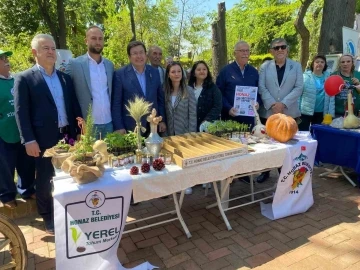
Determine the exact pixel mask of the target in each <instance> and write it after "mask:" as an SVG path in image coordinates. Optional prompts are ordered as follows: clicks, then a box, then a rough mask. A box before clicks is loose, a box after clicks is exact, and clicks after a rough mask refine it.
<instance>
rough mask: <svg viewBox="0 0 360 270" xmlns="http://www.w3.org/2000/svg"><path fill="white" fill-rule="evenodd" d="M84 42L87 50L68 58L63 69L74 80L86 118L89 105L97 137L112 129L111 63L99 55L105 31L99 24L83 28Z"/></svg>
mask: <svg viewBox="0 0 360 270" xmlns="http://www.w3.org/2000/svg"><path fill="white" fill-rule="evenodd" d="M85 43H86V45H87V48H88V51H87V53H86V54H84V55H81V56H79V57H77V58H75V59H70V61H69V64H68V65H67V66H66V70H65V72H66V73H67V74H69V75H70V76H71V78H72V79H73V82H74V88H75V92H76V96H77V98H78V100H79V104H80V107H81V111H82V114H83V116H84V118H85V119H86V116H87V112H88V109H89V105H91V106H92V115H93V118H94V127H95V129H96V137H97V139H99V138H100V137H101V138H104V137H105V136H106V134H107V133H111V132H112V131H113V124H112V118H111V105H110V104H111V93H112V78H113V73H114V65H113V63H112V62H110V61H109V60H108V59H105V58H104V57H102V56H101V52H102V50H103V48H104V34H103V32H102V30H101V29H100V28H99V27H98V26H90V27H89V28H88V29H87V30H86V38H85Z"/></svg>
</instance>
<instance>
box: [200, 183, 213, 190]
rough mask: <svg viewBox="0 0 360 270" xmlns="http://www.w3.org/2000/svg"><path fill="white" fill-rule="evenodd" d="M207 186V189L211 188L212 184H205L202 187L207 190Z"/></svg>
mask: <svg viewBox="0 0 360 270" xmlns="http://www.w3.org/2000/svg"><path fill="white" fill-rule="evenodd" d="M206 185H207V188H211V183H206V184H203V185H202V187H203V188H204V189H205V188H206Z"/></svg>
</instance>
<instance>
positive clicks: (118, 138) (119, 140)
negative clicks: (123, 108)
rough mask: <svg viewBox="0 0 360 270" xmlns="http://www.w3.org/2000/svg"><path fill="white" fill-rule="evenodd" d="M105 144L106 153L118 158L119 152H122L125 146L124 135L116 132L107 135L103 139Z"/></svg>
mask: <svg viewBox="0 0 360 270" xmlns="http://www.w3.org/2000/svg"><path fill="white" fill-rule="evenodd" d="M105 142H106V144H107V147H108V151H109V152H110V153H112V154H114V155H115V156H118V155H119V154H121V152H123V149H124V148H125V146H126V143H127V142H126V135H123V134H120V133H117V132H113V133H108V134H107V135H106V137H105Z"/></svg>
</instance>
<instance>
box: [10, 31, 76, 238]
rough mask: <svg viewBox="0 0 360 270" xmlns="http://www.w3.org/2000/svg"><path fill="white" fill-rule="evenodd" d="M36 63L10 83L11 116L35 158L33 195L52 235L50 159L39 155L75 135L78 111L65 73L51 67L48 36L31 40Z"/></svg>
mask: <svg viewBox="0 0 360 270" xmlns="http://www.w3.org/2000/svg"><path fill="white" fill-rule="evenodd" d="M31 48H32V50H31V51H32V54H33V55H34V57H35V60H36V65H35V66H33V67H32V68H30V69H28V70H25V71H24V72H22V73H21V74H19V75H18V77H17V79H16V81H15V85H14V105H15V117H16V122H17V125H18V127H19V131H20V137H21V142H22V143H23V144H25V148H26V152H27V154H28V155H29V156H33V157H35V164H36V165H35V166H36V172H37V173H36V181H35V183H36V198H37V208H38V212H39V214H40V215H41V216H42V217H43V219H44V223H45V229H46V231H47V232H48V233H50V234H54V220H53V199H52V194H51V190H52V185H51V179H52V177H53V176H54V168H53V166H52V164H51V158H47V157H43V155H44V152H45V150H46V149H48V148H51V147H53V146H54V145H56V144H57V142H58V141H59V140H60V139H62V138H63V137H64V134H65V133H66V134H69V136H70V137H72V138H76V134H77V132H78V130H77V123H76V118H77V117H81V110H80V106H79V103H78V101H77V99H76V95H75V92H74V89H73V84H72V81H71V78H70V76H69V75H67V74H65V73H62V72H60V71H57V70H55V67H54V64H55V61H56V47H55V41H54V39H53V37H52V36H50V35H46V34H38V35H36V36H35V37H34V38H33V40H32V41H31Z"/></svg>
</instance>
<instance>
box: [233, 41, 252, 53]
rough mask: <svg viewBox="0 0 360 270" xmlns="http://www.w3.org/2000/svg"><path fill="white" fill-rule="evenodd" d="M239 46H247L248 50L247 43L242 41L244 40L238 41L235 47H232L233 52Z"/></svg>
mask: <svg viewBox="0 0 360 270" xmlns="http://www.w3.org/2000/svg"><path fill="white" fill-rule="evenodd" d="M239 45H247V46H249V48H250V45H249V43H247V42H246V41H244V40H239V41H238V42H236V44H235V46H234V51H235V50H236V48H237V47H238V46H239Z"/></svg>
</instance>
